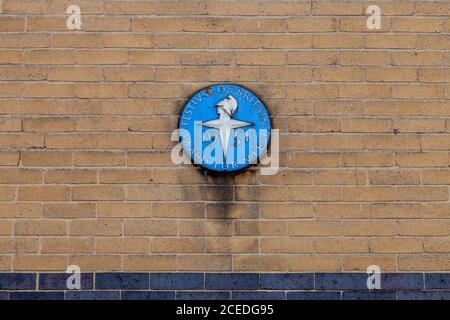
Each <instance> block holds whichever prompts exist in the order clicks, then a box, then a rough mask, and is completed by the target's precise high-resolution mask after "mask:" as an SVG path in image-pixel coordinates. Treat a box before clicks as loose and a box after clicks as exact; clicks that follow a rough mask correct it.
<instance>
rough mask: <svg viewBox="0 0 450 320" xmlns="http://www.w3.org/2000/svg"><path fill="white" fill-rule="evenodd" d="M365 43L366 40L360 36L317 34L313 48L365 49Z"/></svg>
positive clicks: (314, 37)
mask: <svg viewBox="0 0 450 320" xmlns="http://www.w3.org/2000/svg"><path fill="white" fill-rule="evenodd" d="M363 43H364V39H363V37H362V36H361V35H359V34H355V35H353V34H333V35H328V34H326V35H322V34H318V35H316V34H315V35H313V38H312V47H313V48H318V49H330V48H336V49H358V48H363ZM366 43H367V40H366Z"/></svg>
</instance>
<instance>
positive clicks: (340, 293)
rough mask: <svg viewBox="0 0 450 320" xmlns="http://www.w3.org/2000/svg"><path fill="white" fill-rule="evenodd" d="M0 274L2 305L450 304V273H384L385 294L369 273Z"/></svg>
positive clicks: (382, 278) (382, 279)
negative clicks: (370, 282)
mask: <svg viewBox="0 0 450 320" xmlns="http://www.w3.org/2000/svg"><path fill="white" fill-rule="evenodd" d="M69 276H71V274H68V273H0V300H8V299H11V300H20V299H25V300H31V299H46V300H49V299H50V300H62V299H67V300H78V299H86V300H95V299H102V300H104V299H113V300H119V299H122V300H143V299H144V300H174V299H177V300H195V299H201V300H206V299H213V300H228V299H236V300H253V299H257V300H263V299H270V300H284V299H296V300H311V299H314V300H315V299H326V300H340V299H343V300H347V299H383V300H395V299H401V300H403V299H446V300H447V299H450V273H382V274H381V279H380V280H381V281H380V289H371V290H369V289H368V288H367V278H368V275H367V274H366V273H123V272H108V273H103V272H99V273H82V274H81V290H69V289H67V284H66V282H67V278H68V277H69Z"/></svg>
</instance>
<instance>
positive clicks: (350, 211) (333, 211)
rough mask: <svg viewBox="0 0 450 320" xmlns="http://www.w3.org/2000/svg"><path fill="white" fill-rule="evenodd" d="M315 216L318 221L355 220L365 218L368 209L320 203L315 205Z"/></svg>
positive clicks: (362, 206)
mask: <svg viewBox="0 0 450 320" xmlns="http://www.w3.org/2000/svg"><path fill="white" fill-rule="evenodd" d="M315 216H316V217H317V218H320V219H357V218H367V217H368V208H367V206H364V205H361V204H352V203H344V204H339V203H320V204H318V205H316V209H315Z"/></svg>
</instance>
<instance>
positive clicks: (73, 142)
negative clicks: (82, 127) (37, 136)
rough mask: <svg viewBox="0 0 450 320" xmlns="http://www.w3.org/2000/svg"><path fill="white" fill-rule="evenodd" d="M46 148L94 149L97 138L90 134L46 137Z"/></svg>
mask: <svg viewBox="0 0 450 320" xmlns="http://www.w3.org/2000/svg"><path fill="white" fill-rule="evenodd" d="M45 138H46V139H45V146H46V147H47V148H49V149H66V148H69V149H94V148H96V147H97V136H95V135H89V134H65V135H61V134H58V135H46V137H45Z"/></svg>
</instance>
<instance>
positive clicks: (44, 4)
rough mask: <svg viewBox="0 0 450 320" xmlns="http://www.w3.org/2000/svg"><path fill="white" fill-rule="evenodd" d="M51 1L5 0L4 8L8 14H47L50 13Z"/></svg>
mask: <svg viewBox="0 0 450 320" xmlns="http://www.w3.org/2000/svg"><path fill="white" fill-rule="evenodd" d="M50 8H51V1H48V0H44V1H33V0H31V1H30V0H17V1H14V0H4V1H3V5H2V10H3V11H4V13H8V14H45V13H49V12H50Z"/></svg>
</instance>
